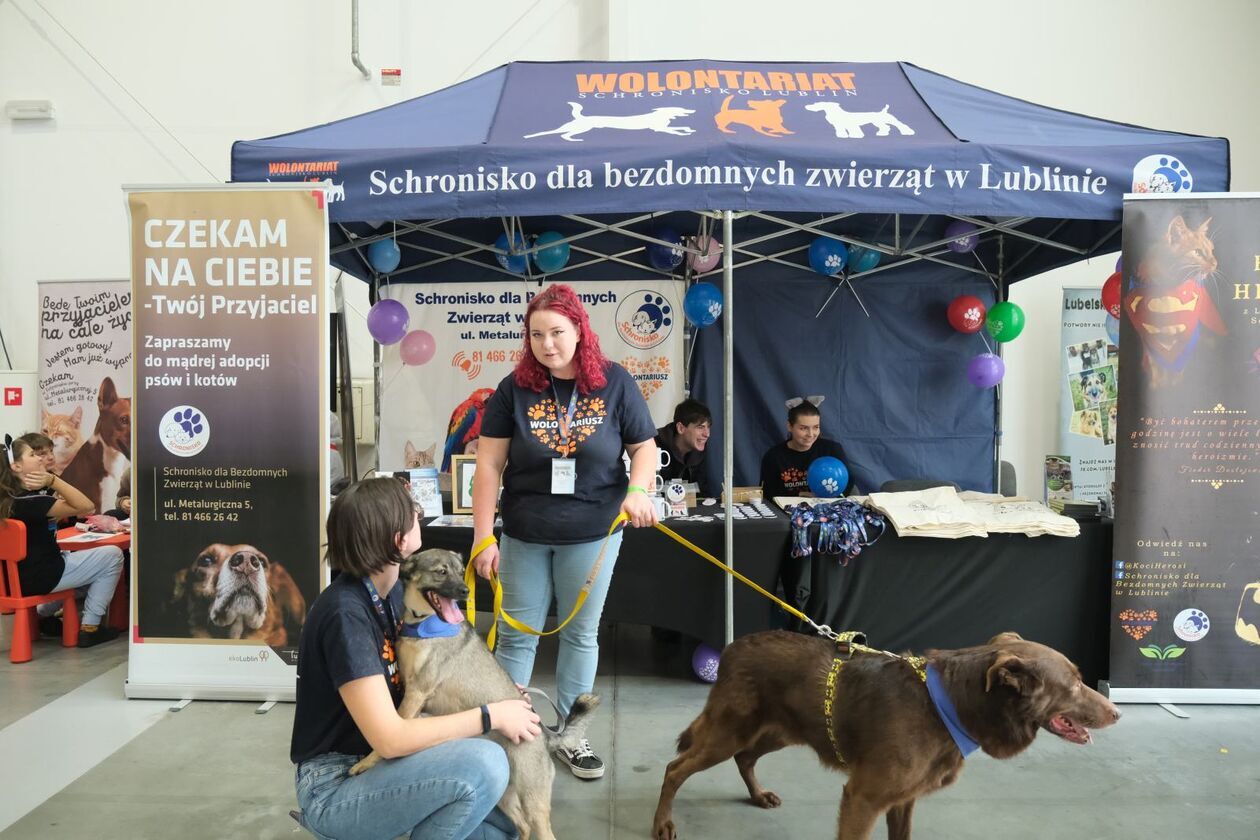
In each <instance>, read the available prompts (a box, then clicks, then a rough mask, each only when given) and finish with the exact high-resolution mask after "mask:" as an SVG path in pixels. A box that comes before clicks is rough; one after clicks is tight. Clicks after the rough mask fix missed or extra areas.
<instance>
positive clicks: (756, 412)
mask: <svg viewBox="0 0 1260 840" xmlns="http://www.w3.org/2000/svg"><path fill="white" fill-rule="evenodd" d="M232 178H233V180H234V181H264V180H272V181H277V180H286V181H287V180H301V179H306V180H325V179H327V180H328V181H330V182H331V186H330V188H329V201H330V206H329V213H330V218H331V223H332V226H331V231H330V233H331V241H332V252H333V262H334V263H335V264H336V265H337V266H339V267H341V268H343V269H344V270H346V271H347V272H349V273H351V274H353V275H356V276H358V277H361V278H363V279H364V280H368V281H370V282H372V283H374V284H380V283H387V282H391V281H406V282H426V283H428V282H433V283H437V282H446V281H451V280H459V281H462V282H468V281H477V280H485V281H496V280H497V281H504V280H509V279H510V280H513V281H515V282H518V283H519V282H521V278H520V277H519V276H518V275H515V274H511V273H510V272H508V271H506V270H505V269H503V268H502V267H500V265H499V264H498V262H497V261H496V259H495V251H494V249H493V246H492V243H493V242H494V240H495V239H496V237H497V236H498V235H499V234H500V233H503V232H505V231H512V232H515V231H517V230H520V231H523V232H524V233H525V234H526V236H527V237H528V236H530V235H533V234H537V233H540V232H542V231H546V230H555V231H558V232H560V233H561V234H563V235H564V236H565V237H566V238H567V239H568V241H569V242H570V244H571V245H572V248H573V258H572V259H571V261H570V263H569V265H568V266H566V267H565V268H564V269H563V270H562V271H560V272H556V273H554V274H552V275H550V276H549V277H550V278H556V277H564V278H571V279H575V280H576V279H590V278H600V279H609V278H610V275H611V276H613V277H615V278H624V279H627V280H634V279H640V278H642V277H644V276H659V273H657V272H654V271H653V270H652V269H651V268H650V267H649V266H648V265H647V264H646V262H645V260H644V255H643V249H644V246H645V244H647V243H650V242H653V241H657V234H658V233H659V232H660V231H661V230H662V228H663V227H666V226H668V227H672V228H674V229H676V230H680V231H682V232H684V233H691V232H694V231H697V230H699V229H701V228H704V229H708V228H710V227H714V226H715V225H717V224H718V223H721V227H722V230H721V231H716V230H715V232H716V233H718V235H719V237H720V238H721V239H722V241H724V242H726V243H728V244H730V243H734V246H733V247H728V248H727V249H726V251H725V255H724V262H723V264H722V265H721V266H720V267H719V268H717V269H714V270H713V271H712V272H711V273H712V274H713V275H715V276H714V277H713V280H714V281H715V282H720V283H721V284H722V285H723V286H724V290H725V299H726V303H727V309H726V314H725V316H724V318H723V321H724V323H723V325H722V328H721V329H722V338H721V339H719V336H718V330H717V329H706V330H701V331H698V333H697V336H696V338H695V351H694V357H693V360H692V369H691V386H692V391H693V393H694V395H696V396H697V397H699V398H700V399H702V400H705V401H706V402H708V403H709V405H710V406H711V407H712V408H713V409H714V410H715V420H717V419H718V418H722V422H719V424H718V430H717V431H718V434H717V435H716V436H715V439H714V440H713V442H712V443H711V446H715V447H722V450H723V451H725V452H727V453H728V454H727V458H728V459H733V462H732V463H730V465H729V466H727V468H726V470H725V471H724V472H725V475H726V478H727V482H728V484H729V483H730V482H731V481H734V483H735V484H737V485H742V484H754V483H756V482H757V467H758V462H759V458H760V454H761V453H762V452H763V451H764V450H765V449H766V448H767V447H768V446H769V445H771V444H772V443H774V442H776V441H777V440H781V439H782V429H783V418H784V414H785V411H784V408H783V400H784V399H785V398H786V397H791V396H799V395H805V394H819V393H821V394H826V395H827V396H828V400H827V402H826V403H825V404H824V406H823V428H824V430H825V432H826V433H827V434H828V435H829V436H832V437H836V438H838V439H840V440H842V441H843V442H844V444H845V446H846V450H847V453H848V457H849V459H850V461H851V464H850V466H851V468H852V471H853V473H854V475H855V476H856V478H857V481H858V484H859V485H860V486H861V487H862V488H863V489H865V490H870V489H877V488H878V486H879V485H880V483H881V482H882V481H884V480H885V479H888V478H912V477H919V478H922V477H932V478H949V479H953V480H954V481H957V482H958V483H959V484H961V485H963V486H964V487H970V488H974V489H990V488H991V487H992V485H993V473H994V465H995V463H996V458H995V438H996V437H997V435H996V434H995V433H996V432H997V431H998V419H997V418H998V416H999V412H998V406H997V402H996V401H997V398H998V397H997V392H995V391H993V390H987V391H977V390H975V389H974V388H972V387H971V386H970V385H969V384H968V383H967V381H966V379H965V376H964V371H965V369H966V365H967V362H968V361H969V360H970V358H971V357H973V356H975V355H976V354H977V353H980V352H984V349H985V348H984V347H983V345H982V342H981V339H980V338H979V337H977V336H963V335H960V334H957V333H954V332H953V331H952V330H951V329H950V328H949V327H948V325H947V324H946V323H945V318H944V308H945V306H946V304H947V303H948V301H949V300H951V299H953V298H954V297H956V296H957V295H959V294H965V293H969V294H977V295H979V296H980V297H981V298H982V299H985V300H987V301H990V302H991V301H992V300H994V299H995V298H998V299H1000V298H1003V297H1004V296H1005V294H1006V291H1007V289H1008V287H1009V284H1010V283H1011V282H1013V281H1016V280H1019V279H1021V278H1024V277H1028V276H1031V275H1034V274H1038V273H1040V272H1043V271H1045V270H1047V269H1049V268H1052V267H1055V266H1058V265H1063V264H1066V263H1069V262H1073V261H1076V260H1079V259H1083V258H1086V257H1089V256H1091V255H1095V254H1100V253H1106V252H1110V251H1116V250H1119V247H1120V223H1119V220H1120V213H1121V203H1122V201H1121V200H1122V196H1123V195H1124V194H1125V193H1126V192H1148V191H1149V192H1186V191H1190V190H1193V191H1195V192H1223V191H1226V190H1228V188H1229V156H1228V142H1227V141H1226V140H1224V139H1220V138H1208V137H1198V136H1193V135H1187V134H1181V133H1175V132H1167V131H1155V130H1151V129H1147V128H1141V127H1137V126H1130V125H1123V124H1120V123H1116V122H1111V121H1108V120H1102V119H1096V118H1093V117H1087V116H1082V115H1079V114H1073V113H1067V112H1064V111H1060V110H1056V109H1053V108H1047V107H1043V106H1040V105H1035V104H1032V103H1028V102H1024V101H1021V100H1018V99H1015V98H1012V97H1009V96H1003V95H1000V94H997V93H993V92H991V91H988V90H984V89H982V88H978V87H975V86H973V85H969V84H965V83H963V82H959V81H956V80H954V79H951V78H948V77H945V76H941V75H939V74H936V73H932V72H930V71H927V70H924V69H922V68H919V67H916V66H914V65H912V64H906V63H871V64H855V63H791V62H784V63H771V62H729V61H703V60H697V61H661V62H599V63H592V62H576V63H532V62H518V63H513V64H509V65H506V66H504V67H500V68H498V69H496V70H492V71H490V72H488V73H485V74H483V75H481V76H478V77H476V78H474V79H471V80H469V81H466V82H462V83H460V84H457V85H454V86H452V87H449V88H446V89H444V90H441V91H438V92H436V93H432V94H429V95H427V96H422V97H419V98H417V99H413V100H410V101H407V102H403V103H399V104H397V105H394V106H391V107H388V108H383V109H381V110H378V111H374V112H371V113H367V114H362V115H360V116H356V117H351V118H348V119H344V120H340V121H338V122H333V123H329V124H327V125H322V126H317V127H313V128H307V129H303V130H300V131H295V132H292V133H289V134H284V135H280V136H276V137H270V138H266V139H261V140H251V141H239V142H237V143H235V144H234V146H233V149H232ZM955 219H963V220H966V221H969V222H972V223H974V224H975V225H977V226H978V227H979V228H980V231H981V232H980V239H979V245H978V246H977V247H976V249H975V250H974V251H973V252H970V253H955V252H954V251H952V250H950V249H949V248H948V247H947V246H948V244H949V241H950V237H948V236H947V235H946V234H945V228H946V226H947V225H948V224H949V223H950V222H951V221H953V220H955ZM819 235H822V236H828V237H831V238H834V239H839V240H841V241H844V242H846V243H848V244H850V245H855V244H860V245H863V246H865V247H868V248H873V249H874V250H877V251H879V252H880V253H881V255H882V261H881V263H880V264H879V265H878V266H877V267H875V268H873V269H871V270H869V271H865V272H851V273H848V274H843V275H841V277H839V278H836V279H828V278H824V277H822V276H820V275H818V274H816V273H813V272H812V271H811V270H810V269H809V267H808V263H807V260H806V259H805V254H804V252H805V251H806V250H807V249H808V246H809V243H810V241H811V240H812V239H814V238H815V237H816V236H819ZM391 236H395V237H397V240H398V243H399V245H400V246H401V250H402V262H401V264H400V265H399V266H398V268H397V269H396V270H394V271H391V272H389V273H388V274H387V275H386V274H378V273H377V272H376V271H374V270H373V268H372V266H371V265H370V263H369V262H368V260H367V256H366V251H367V246H368V245H370V244H371V243H372V242H375V241H377V240H379V239H382V238H386V237H391ZM527 242H528V239H527ZM683 270H686V269H685V263H684V268H683V269H679V271H683ZM719 274H721V275H722V276H721V279H720V280H719V278H718V277H717V276H716V275H719ZM688 279H693V278H690V277H689V278H688ZM694 279H701V280H703V279H704V275H699V276H697V277H696V278H694ZM837 291H839V292H840V293H839V294H837ZM1034 317H1036V315H1034ZM736 323H737V324H738V326H736ZM736 336H738V337H739V341H738V342H735V341H734V338H735V337H736ZM726 359H729V360H730V364H724V360H726ZM724 375H725V377H726V381H725V383H724V381H723V379H724ZM732 390H737V391H738V393H739V395H740V399H739V403H738V405H736V404H735V403H734V402H732V401H731V393H732ZM736 427H738V429H739V437H738V440H739V446H738V447H731V446H727V445H726V444H725V441H726V440H729V438H730V437H731V436H732V431H731V430H732V429H734V428H736ZM709 460H710V462H711V463H710V467H711V468H713V469H714V470H715V471H716V470H719V469H720V468H721V466H722V465H720V464H717V463H715V462H716V460H717V459H715V458H710V459H709ZM728 521H729V519H728Z"/></svg>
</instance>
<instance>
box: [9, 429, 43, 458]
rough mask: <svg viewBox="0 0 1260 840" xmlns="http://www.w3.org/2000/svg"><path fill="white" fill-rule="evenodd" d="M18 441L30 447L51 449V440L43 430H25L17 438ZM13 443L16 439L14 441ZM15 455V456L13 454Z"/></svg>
mask: <svg viewBox="0 0 1260 840" xmlns="http://www.w3.org/2000/svg"><path fill="white" fill-rule="evenodd" d="M18 440H19V441H21V442H22V443H24V444H26V445H27V447H29V448H31V449H52V448H53V441H52V438H50V437H49V436H48V435H46V434H44V433H43V432H27V433H26V434H24V435H22V436H21V437H20V438H18ZM14 442H15V443H16V442H17V441H14ZM15 457H16V456H15Z"/></svg>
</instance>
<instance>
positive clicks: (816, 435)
mask: <svg viewBox="0 0 1260 840" xmlns="http://www.w3.org/2000/svg"><path fill="white" fill-rule="evenodd" d="M823 399H824V397H820V396H817V397H807V398H804V399H802V398H801V397H795V398H793V399H790V400H787V402H786V405H787V409H788V416H787V428H788V439H787V440H785V441H784V442H783V443H780V444H776V445H775V446H772V447H770V449H769V450H767V451H766V454H765V455H764V456H762V458H761V487H762V494H763V495H764V496H765V498H767V499H773V498H774V497H775V496H805V495H810V493H809V481H808V480H807V478H806V476H807V474H808V473H809V465H810V464H812V463H813V462H814V460H815V459H817V458H822V457H823V456H826V455H830V456H831V457H833V458H839V459H840V460H841V461H844V463H845V465H846V466H848V461H847V460H846V459H845V455H844V448H843V447H842V446H840V444H839V443H837V442H836V441H834V440H830V439H829V438H825V437H820V434H821V433H822V415H821V413H820V412H819V411H818V406H819V404H821V403H822V401H823ZM856 491H857V485H856V484H854V482H853V478H852V475H850V478H849V486H848V487H847V488H845V493H847V494H852V493H855V492H856Z"/></svg>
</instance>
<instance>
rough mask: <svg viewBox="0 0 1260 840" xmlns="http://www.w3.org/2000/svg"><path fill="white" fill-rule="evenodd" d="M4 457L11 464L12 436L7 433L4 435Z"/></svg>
mask: <svg viewBox="0 0 1260 840" xmlns="http://www.w3.org/2000/svg"><path fill="white" fill-rule="evenodd" d="M4 459H5V461H7V462H8V464H9V466H13V437H12V435H8V434H6V435H5V436H4Z"/></svg>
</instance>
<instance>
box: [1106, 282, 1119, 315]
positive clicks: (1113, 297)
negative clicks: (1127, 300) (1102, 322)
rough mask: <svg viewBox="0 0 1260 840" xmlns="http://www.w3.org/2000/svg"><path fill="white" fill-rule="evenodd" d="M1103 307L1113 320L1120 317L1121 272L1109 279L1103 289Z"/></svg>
mask: <svg viewBox="0 0 1260 840" xmlns="http://www.w3.org/2000/svg"><path fill="white" fill-rule="evenodd" d="M1102 305H1103V309H1106V310H1107V311H1108V312H1110V313H1111V317H1112V318H1119V317H1120V272H1118V271H1117V272H1116V273H1115V274H1113V275H1111V276H1110V277H1108V278H1107V282H1106V283H1103V288H1102Z"/></svg>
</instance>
